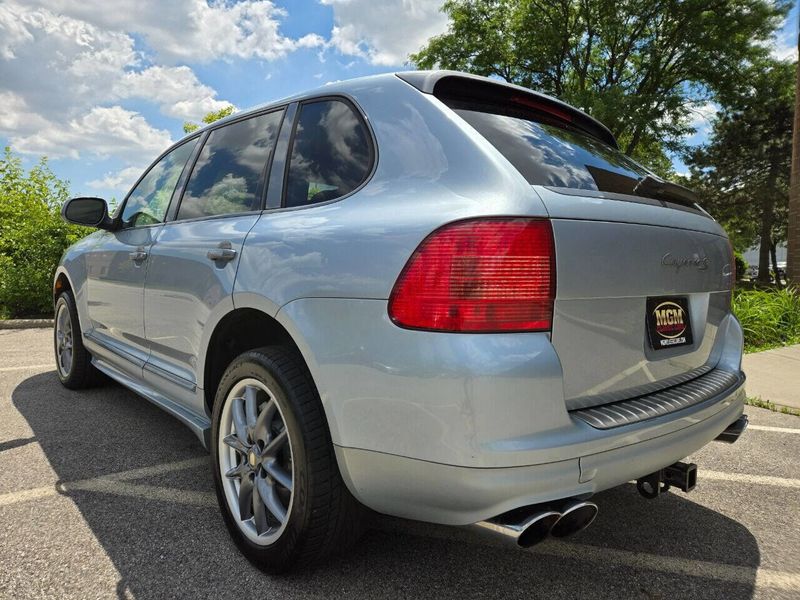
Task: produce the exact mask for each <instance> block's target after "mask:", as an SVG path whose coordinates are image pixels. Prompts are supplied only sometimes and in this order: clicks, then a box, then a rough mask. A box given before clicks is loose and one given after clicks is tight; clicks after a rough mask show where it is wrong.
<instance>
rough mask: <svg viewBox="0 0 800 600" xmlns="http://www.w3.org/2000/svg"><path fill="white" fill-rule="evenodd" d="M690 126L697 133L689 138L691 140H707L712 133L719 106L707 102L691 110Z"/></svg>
mask: <svg viewBox="0 0 800 600" xmlns="http://www.w3.org/2000/svg"><path fill="white" fill-rule="evenodd" d="M689 111H690V115H689V126H690V127H691V128H692V129H694V130H695V132H694V133H693V134H691V135H689V136H688V137H689V138H690V139H691V138H705V137H707V136H708V134H709V132H710V131H711V126H712V124H713V122H714V117H716V116H717V113H718V112H719V105H717V104H715V103H713V102H706V103H705V104H699V105H695V106H693V107H690V108H689Z"/></svg>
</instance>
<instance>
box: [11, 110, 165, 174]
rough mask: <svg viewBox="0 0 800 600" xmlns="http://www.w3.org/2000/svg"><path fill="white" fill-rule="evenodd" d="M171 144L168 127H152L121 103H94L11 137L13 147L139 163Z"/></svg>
mask: <svg viewBox="0 0 800 600" xmlns="http://www.w3.org/2000/svg"><path fill="white" fill-rule="evenodd" d="M170 144H172V138H171V137H170V134H169V132H168V131H166V130H164V129H155V128H154V127H152V126H151V125H150V124H149V123H148V122H147V121H146V120H145V119H144V117H142V116H141V115H140V114H138V113H135V112H133V111H129V110H125V109H124V108H122V107H120V106H111V107H100V106H97V107H94V108H92V109H91V110H90V111H89V112H88V113H86V114H84V115H82V116H81V117H79V118H76V119H72V120H70V121H69V122H68V123H66V124H56V123H52V122H51V123H48V125H47V126H45V127H42V128H40V129H39V130H38V131H36V132H35V133H31V134H30V135H23V136H15V137H12V138H11V145H12V146H13V147H14V149H15V150H17V151H19V152H23V153H27V154H46V155H47V156H50V157H52V158H63V157H66V158H72V159H78V158H80V157H81V156H82V155H84V154H90V155H94V156H99V157H101V158H107V157H109V156H115V157H120V158H122V159H125V160H128V161H129V162H134V163H139V162H141V161H142V158H143V156H142V155H143V154H144V158H145V159H147V158H151V157H153V156H155V155H156V154H158V153H160V152H161V151H162V150H164V149H165V148H166V147H167V146H169V145H170Z"/></svg>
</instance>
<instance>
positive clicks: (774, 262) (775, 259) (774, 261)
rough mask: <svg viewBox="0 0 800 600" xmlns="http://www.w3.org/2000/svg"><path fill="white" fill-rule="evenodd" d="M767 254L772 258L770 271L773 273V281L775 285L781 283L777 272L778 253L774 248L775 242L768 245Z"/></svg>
mask: <svg viewBox="0 0 800 600" xmlns="http://www.w3.org/2000/svg"><path fill="white" fill-rule="evenodd" d="M769 256H770V258H771V259H772V272H773V273H775V283H776V284H777V285H780V284H781V276H780V273H778V253H777V250H776V248H775V242H772V243H771V244H770V245H769Z"/></svg>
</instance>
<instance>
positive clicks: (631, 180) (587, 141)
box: [455, 108, 648, 194]
mask: <svg viewBox="0 0 800 600" xmlns="http://www.w3.org/2000/svg"><path fill="white" fill-rule="evenodd" d="M455 111H456V112H457V113H458V114H459V115H460V116H461V117H462V118H463V119H464V120H465V121H467V122H468V123H469V124H470V125H472V127H474V128H475V129H476V130H477V131H478V132H479V133H480V134H481V135H483V137H485V138H486V139H487V140H488V141H489V142H490V143H491V144H492V145H493V146H494V147H495V148H497V149H498V150H499V151H500V152H501V153H502V154H503V156H505V157H506V158H507V159H508V160H509V162H511V164H513V165H514V166H515V167H516V168H517V170H518V171H519V172H520V173H521V174H522V175H523V177H525V179H527V180H528V183H531V184H539V185H548V186H555V187H566V188H575V189H583V190H599V191H605V192H617V193H623V194H632V193H633V188H634V186H635V185H636V183H637V182H638V180H639V179H640V178H641V177H643V176H644V175H646V174H647V173H648V171H647V170H646V169H645V168H644V167H642V166H641V165H638V164H636V163H635V162H634V161H633V160H631V159H630V158H628V157H627V156H625V155H624V154H622V152H620V151H619V150H617V149H616V148H613V147H611V146H609V145H608V144H606V143H604V142H602V141H600V140H598V139H597V138H594V137H592V136H590V135H588V134H585V133H583V132H581V131H578V130H575V129H570V128H568V127H566V126H558V125H555V124H548V123H545V122H542V121H538V120H534V119H532V118H531V117H530V116H529V115H525V114H524V113H522V112H516V111H515V110H514V109H510V110H502V109H498V110H497V111H494V110H492V109H481V110H471V109H464V108H455Z"/></svg>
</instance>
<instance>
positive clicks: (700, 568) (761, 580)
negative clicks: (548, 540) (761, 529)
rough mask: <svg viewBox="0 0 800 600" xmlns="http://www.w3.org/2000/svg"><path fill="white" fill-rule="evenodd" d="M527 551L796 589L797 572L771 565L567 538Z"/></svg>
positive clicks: (798, 587) (799, 583)
mask: <svg viewBox="0 0 800 600" xmlns="http://www.w3.org/2000/svg"><path fill="white" fill-rule="evenodd" d="M531 551H532V552H533V553H535V554H545V555H549V556H555V557H558V558H571V559H578V560H585V561H589V562H594V563H601V564H609V563H614V564H618V565H621V566H626V567H631V568H635V569H647V570H650V571H660V572H663V573H673V574H677V575H691V576H693V577H704V578H706V579H718V580H721V581H727V582H730V583H739V584H743V585H749V584H752V583H753V582H754V581H755V587H756V588H771V589H778V590H785V591H800V574H798V573H791V572H788V571H777V570H775V569H766V568H757V569H756V568H753V567H748V566H745V565H731V564H724V563H717V562H710V561H705V560H697V559H692V558H679V557H675V556H662V555H660V554H649V553H646V552H631V551H630V550H619V549H616V548H599V547H596V546H589V545H586V544H575V543H570V542H561V543H558V544H546V545H543V546H535V547H533V548H532V549H531Z"/></svg>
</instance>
